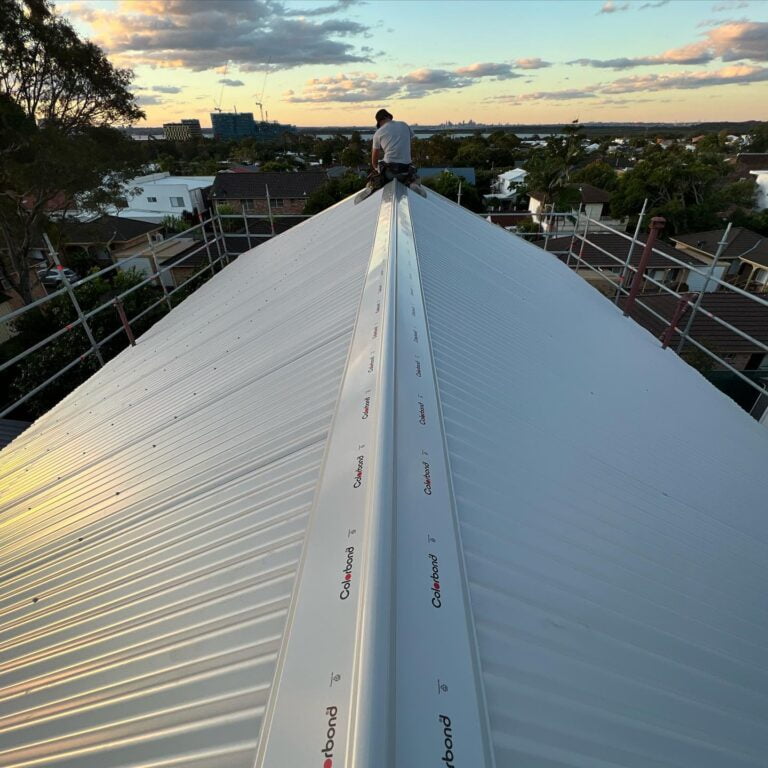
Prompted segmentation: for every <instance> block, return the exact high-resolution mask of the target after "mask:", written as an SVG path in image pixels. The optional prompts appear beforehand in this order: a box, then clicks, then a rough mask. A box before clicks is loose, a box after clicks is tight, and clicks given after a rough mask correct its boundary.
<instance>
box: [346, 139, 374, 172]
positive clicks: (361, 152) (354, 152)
mask: <svg viewBox="0 0 768 768" xmlns="http://www.w3.org/2000/svg"><path fill="white" fill-rule="evenodd" d="M368 158H369V155H368V153H366V151H365V149H364V148H363V141H362V139H361V138H360V134H359V133H358V132H357V131H353V132H352V136H351V137H350V139H349V144H347V146H346V147H344V150H343V151H342V153H341V164H342V165H347V166H349V167H350V168H357V167H358V166H361V165H367V164H368Z"/></svg>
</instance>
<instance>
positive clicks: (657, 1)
mask: <svg viewBox="0 0 768 768" xmlns="http://www.w3.org/2000/svg"><path fill="white" fill-rule="evenodd" d="M668 2H669V0H652V1H649V2H647V3H643V4H642V5H641V6H640V7H639V8H638V9H637V10H638V11H644V10H646V9H647V8H661V6H662V5H666V4H667V3H668Z"/></svg>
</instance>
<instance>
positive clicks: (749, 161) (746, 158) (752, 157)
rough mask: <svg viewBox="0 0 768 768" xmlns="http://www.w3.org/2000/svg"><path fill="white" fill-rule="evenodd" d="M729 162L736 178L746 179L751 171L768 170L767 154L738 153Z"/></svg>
mask: <svg viewBox="0 0 768 768" xmlns="http://www.w3.org/2000/svg"><path fill="white" fill-rule="evenodd" d="M729 162H730V163H731V165H733V173H734V175H735V176H736V177H737V178H740V179H748V178H749V176H750V173H751V172H752V171H765V169H766V168H768V152H740V153H739V154H738V155H736V157H735V158H731V159H730V160H729Z"/></svg>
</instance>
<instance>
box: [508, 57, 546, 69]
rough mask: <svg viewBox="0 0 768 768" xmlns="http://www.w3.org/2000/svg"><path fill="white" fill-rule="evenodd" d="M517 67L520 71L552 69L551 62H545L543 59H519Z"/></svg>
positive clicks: (516, 62)
mask: <svg viewBox="0 0 768 768" xmlns="http://www.w3.org/2000/svg"><path fill="white" fill-rule="evenodd" d="M515 66H516V67H517V68H518V69H543V68H544V67H551V66H552V62H551V61H544V60H543V59H538V58H536V59H517V60H516V61H515Z"/></svg>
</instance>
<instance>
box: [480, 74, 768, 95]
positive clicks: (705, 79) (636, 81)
mask: <svg viewBox="0 0 768 768" xmlns="http://www.w3.org/2000/svg"><path fill="white" fill-rule="evenodd" d="M762 82H768V67H762V66H749V65H745V64H734V65H731V66H727V67H723V68H721V69H718V70H699V71H688V72H680V73H677V74H673V75H660V74H646V75H632V76H629V77H620V78H618V79H617V80H613V81H612V82H606V83H596V84H594V85H593V86H591V87H585V88H567V89H564V90H560V91H537V92H534V93H522V94H505V95H501V96H490V97H488V98H486V99H484V101H486V102H495V101H496V102H504V103H508V104H513V105H514V104H523V103H525V102H529V101H573V100H577V99H590V98H600V99H602V101H601V102H600V103H604V104H609V103H616V100H615V99H614V98H613V97H615V96H617V95H619V96H623V95H624V94H632V95H633V96H634V97H635V98H632V99H631V101H632V103H640V102H642V101H643V99H642V98H639V95H641V94H650V93H657V92H667V91H674V90H697V89H700V88H711V87H715V86H719V85H731V86H733V85H742V86H747V85H750V84H752V83H762ZM650 100H652V101H654V102H658V101H660V99H658V98H657V97H653V98H652V99H650ZM621 101H622V102H624V101H625V99H621Z"/></svg>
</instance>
